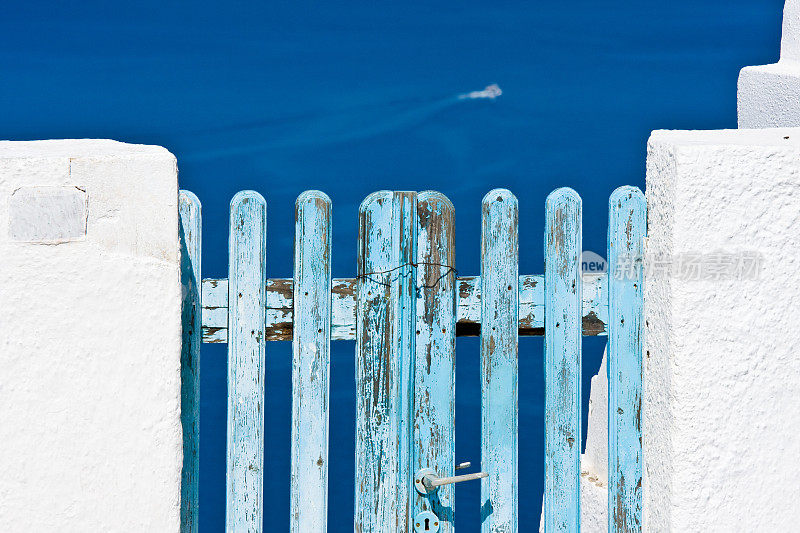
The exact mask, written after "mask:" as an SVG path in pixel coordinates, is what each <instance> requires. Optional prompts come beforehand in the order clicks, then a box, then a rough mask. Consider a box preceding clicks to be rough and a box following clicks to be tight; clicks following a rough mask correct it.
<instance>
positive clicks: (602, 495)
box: [539, 352, 608, 533]
mask: <svg viewBox="0 0 800 533" xmlns="http://www.w3.org/2000/svg"><path fill="white" fill-rule="evenodd" d="M607 391H608V378H607V376H606V353H605V352H603V361H602V363H601V364H600V370H599V371H598V372H597V375H596V376H594V377H593V378H592V384H591V392H590V394H589V424H588V427H587V433H586V449H585V452H584V453H583V455H581V483H580V485H581V531H582V532H583V533H606V531H607V530H608V492H607V491H608V481H607V480H608V392H607ZM542 507H544V505H543V506H542ZM539 531H544V514H542V517H541V518H540V520H539Z"/></svg>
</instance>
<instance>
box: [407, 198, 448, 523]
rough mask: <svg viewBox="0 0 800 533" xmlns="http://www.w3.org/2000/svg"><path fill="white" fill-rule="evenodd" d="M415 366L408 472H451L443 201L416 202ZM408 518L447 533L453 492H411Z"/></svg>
mask: <svg viewBox="0 0 800 533" xmlns="http://www.w3.org/2000/svg"><path fill="white" fill-rule="evenodd" d="M417 221H418V224H419V226H418V229H417V257H416V262H417V265H419V266H418V270H417V286H418V287H419V288H420V290H419V293H418V299H417V304H416V308H417V312H416V331H415V334H416V362H415V378H414V385H415V387H414V439H413V443H414V448H413V453H414V465H413V466H414V472H415V473H417V472H420V471H421V470H423V469H425V468H428V469H431V470H433V471H434V472H437V473H439V474H440V475H443V476H452V475H454V473H455V453H456V450H455V442H456V437H455V414H456V412H455V411H456V390H455V387H456V375H455V373H456V366H455V365H456V359H455V355H456V305H455V304H456V294H455V290H456V275H455V270H454V269H453V268H452V265H454V264H455V210H454V208H453V204H452V203H450V200H448V199H447V197H446V196H444V195H443V194H440V193H437V192H430V191H426V192H422V193H420V194H419V196H418V197H417ZM413 497H414V502H413V505H412V515H413V516H417V515H419V513H422V512H425V511H431V512H433V514H434V515H436V516H437V517H438V518H439V524H440V529H439V531H440V532H442V533H451V532H452V531H453V525H454V524H453V522H454V516H455V503H456V502H455V491H454V490H453V486H452V485H445V486H443V487H440V488H439V490H437V491H436V492H432V493H430V494H420V493H418V492H416V491H415V492H414V494H413Z"/></svg>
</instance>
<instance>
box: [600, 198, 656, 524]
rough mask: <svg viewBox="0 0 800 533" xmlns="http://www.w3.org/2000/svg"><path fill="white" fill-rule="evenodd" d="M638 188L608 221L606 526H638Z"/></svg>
mask: <svg viewBox="0 0 800 533" xmlns="http://www.w3.org/2000/svg"><path fill="white" fill-rule="evenodd" d="M646 233H647V203H646V201H645V198H644V195H643V194H642V191H640V190H639V189H637V188H635V187H620V188H619V189H617V190H616V191H614V193H613V194H612V195H611V199H610V201H609V221H608V264H609V265H613V266H614V267H615V270H614V271H612V272H610V274H609V291H608V308H609V318H610V320H609V324H608V325H609V332H608V353H607V357H608V360H607V361H606V368H607V371H608V486H609V491H608V510H609V513H608V531H609V532H612V533H623V532H624V533H628V532H638V531H641V529H642V523H641V522H642V521H641V516H642V427H641V417H642V351H643V347H644V320H643V318H642V317H643V316H644V296H643V295H644V287H643V284H644V269H643V267H642V260H643V257H644V237H645V235H646Z"/></svg>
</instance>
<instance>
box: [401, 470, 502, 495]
mask: <svg viewBox="0 0 800 533" xmlns="http://www.w3.org/2000/svg"><path fill="white" fill-rule="evenodd" d="M469 465H470V463H461V464H460V465H458V466H457V467H456V469H457V470H460V469H463V468H467V467H468V466H469ZM485 477H489V474H487V473H486V472H475V473H472V474H462V475H460V476H451V477H440V476H439V475H438V474H437V473H436V472H435V471H434V470H433V469H431V468H423V469H422V470H420V471H419V472H417V475H416V476H414V488H416V489H417V492H419V493H420V494H423V495H424V494H430V493H432V492H436V491H437V490H438V489H439V487H441V486H442V485H450V484H452V483H461V482H462V481H472V480H473V479H481V478H485Z"/></svg>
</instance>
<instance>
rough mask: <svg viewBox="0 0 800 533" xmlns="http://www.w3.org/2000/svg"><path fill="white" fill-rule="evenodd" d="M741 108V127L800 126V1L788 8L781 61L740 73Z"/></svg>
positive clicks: (793, 1) (789, 1)
mask: <svg viewBox="0 0 800 533" xmlns="http://www.w3.org/2000/svg"><path fill="white" fill-rule="evenodd" d="M738 108H739V127H740V128H775V127H797V126H800V0H787V2H786V6H785V8H784V12H783V37H782V40H781V57H780V61H778V62H777V63H774V64H772V65H760V66H755V67H745V68H744V69H742V72H741V73H740V74H739V95H738Z"/></svg>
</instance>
